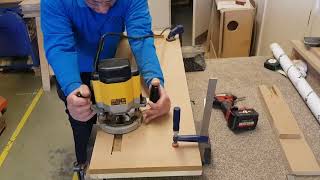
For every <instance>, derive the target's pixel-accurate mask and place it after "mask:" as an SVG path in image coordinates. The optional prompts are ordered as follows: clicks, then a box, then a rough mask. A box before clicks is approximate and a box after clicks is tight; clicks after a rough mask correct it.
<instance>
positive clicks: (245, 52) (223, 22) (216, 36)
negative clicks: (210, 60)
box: [209, 0, 256, 58]
mask: <svg viewBox="0 0 320 180" xmlns="http://www.w3.org/2000/svg"><path fill="white" fill-rule="evenodd" d="M213 11H216V12H213V15H212V18H211V20H212V21H215V22H211V25H212V27H211V28H210V30H211V32H210V33H212V34H211V40H210V42H209V43H210V46H211V47H210V51H215V52H213V53H210V54H215V56H216V57H218V58H227V57H247V56H249V55H250V49H251V41H252V31H253V24H254V19H255V13H256V9H255V7H254V6H253V5H252V4H251V2H250V0H247V1H246V4H245V5H238V4H236V3H235V1H234V0H233V1H225V0H224V1H218V0H216V4H215V9H213Z"/></svg>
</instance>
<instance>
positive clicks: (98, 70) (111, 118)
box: [91, 33, 153, 134]
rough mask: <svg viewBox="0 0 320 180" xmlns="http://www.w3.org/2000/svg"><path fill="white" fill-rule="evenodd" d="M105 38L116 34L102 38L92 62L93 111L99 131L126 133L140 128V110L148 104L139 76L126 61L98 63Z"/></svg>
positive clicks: (100, 61) (120, 59) (122, 59)
mask: <svg viewBox="0 0 320 180" xmlns="http://www.w3.org/2000/svg"><path fill="white" fill-rule="evenodd" d="M108 35H115V34H114V33H106V34H104V35H103V36H101V38H100V41H99V45H98V50H97V53H96V56H95V59H94V71H93V73H92V77H91V78H92V80H91V86H92V89H93V93H94V96H95V101H96V104H95V105H93V109H94V111H96V112H97V115H98V123H99V125H100V127H101V129H102V130H104V131H105V132H107V133H110V134H125V133H129V132H131V131H133V130H135V129H137V128H138V127H139V125H140V124H141V121H142V113H141V111H140V109H139V108H140V107H144V106H146V103H147V101H146V98H145V97H143V96H142V94H141V83H140V73H139V71H138V69H137V68H133V67H131V64H130V62H129V59H126V58H111V59H103V60H100V53H101V51H102V50H103V47H104V39H105V37H106V36H108ZM147 37H149V36H146V37H145V38H147ZM152 37H153V35H152Z"/></svg>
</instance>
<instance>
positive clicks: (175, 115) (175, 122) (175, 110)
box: [173, 107, 181, 132]
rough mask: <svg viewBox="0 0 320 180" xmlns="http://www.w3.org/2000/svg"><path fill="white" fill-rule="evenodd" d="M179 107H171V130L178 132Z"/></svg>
mask: <svg viewBox="0 0 320 180" xmlns="http://www.w3.org/2000/svg"><path fill="white" fill-rule="evenodd" d="M180 113H181V109H180V107H174V108H173V132H179V130H180Z"/></svg>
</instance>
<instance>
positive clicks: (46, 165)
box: [0, 73, 74, 180]
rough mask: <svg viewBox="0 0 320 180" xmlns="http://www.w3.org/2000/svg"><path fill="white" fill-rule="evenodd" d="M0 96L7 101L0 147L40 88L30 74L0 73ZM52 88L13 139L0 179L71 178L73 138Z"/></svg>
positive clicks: (38, 79)
mask: <svg viewBox="0 0 320 180" xmlns="http://www.w3.org/2000/svg"><path fill="white" fill-rule="evenodd" d="M0 82H1V83H0V95H1V96H3V97H5V98H7V99H8V101H9V107H8V111H7V112H6V113H5V114H4V117H5V119H6V122H7V128H6V129H5V131H4V132H3V134H2V135H1V136H0V150H1V151H2V150H3V148H4V146H5V145H6V144H7V142H8V141H9V138H10V136H11V135H12V133H13V131H14V130H15V128H16V127H17V125H18V122H19V121H20V119H21V118H22V116H23V114H24V113H25V111H26V109H27V107H28V106H29V105H30V103H31V101H32V99H33V97H34V96H35V94H36V92H37V90H38V89H39V88H40V87H41V79H40V77H35V76H34V75H33V74H30V73H27V74H26V73H18V74H16V73H15V74H0ZM54 89H55V87H53V90H52V91H51V92H49V93H45V94H44V95H43V96H42V97H41V99H40V101H39V103H38V104H37V106H36V107H35V109H34V111H33V112H32V114H31V116H30V117H29V119H28V121H27V123H26V124H25V126H24V127H23V128H22V130H21V132H20V134H19V136H18V138H17V139H16V140H15V141H14V144H13V146H12V149H11V151H10V153H9V154H8V156H7V158H6V160H5V162H4V163H3V165H2V167H0V179H1V180H14V179H28V180H29V179H30V180H36V179H68V180H70V179H71V176H72V162H73V161H74V150H73V140H72V134H71V129H70V126H69V122H68V120H67V119H66V116H65V113H64V108H63V104H62V103H61V102H60V101H59V100H58V97H57V95H56V93H55V91H54Z"/></svg>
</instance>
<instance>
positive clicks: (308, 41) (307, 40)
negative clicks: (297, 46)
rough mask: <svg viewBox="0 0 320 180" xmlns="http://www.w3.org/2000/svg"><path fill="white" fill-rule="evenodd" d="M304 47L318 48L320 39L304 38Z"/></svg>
mask: <svg viewBox="0 0 320 180" xmlns="http://www.w3.org/2000/svg"><path fill="white" fill-rule="evenodd" d="M304 45H306V46H308V47H320V37H304Z"/></svg>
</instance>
